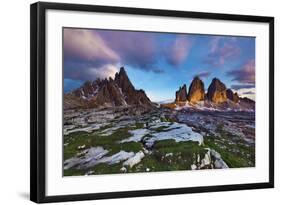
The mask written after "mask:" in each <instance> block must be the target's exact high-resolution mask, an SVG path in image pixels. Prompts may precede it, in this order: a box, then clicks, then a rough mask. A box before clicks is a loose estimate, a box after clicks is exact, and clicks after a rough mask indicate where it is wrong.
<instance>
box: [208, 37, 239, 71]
mask: <svg viewBox="0 0 281 205" xmlns="http://www.w3.org/2000/svg"><path fill="white" fill-rule="evenodd" d="M235 42H236V38H235V37H227V38H226V37H223V36H217V37H213V39H212V40H211V41H210V43H209V48H210V53H209V54H208V57H207V58H206V59H205V60H204V62H205V63H207V64H210V65H212V66H222V65H224V64H225V62H226V61H228V60H231V59H233V58H235V57H238V56H239V55H240V53H241V49H240V47H239V46H238V45H237V44H235Z"/></svg>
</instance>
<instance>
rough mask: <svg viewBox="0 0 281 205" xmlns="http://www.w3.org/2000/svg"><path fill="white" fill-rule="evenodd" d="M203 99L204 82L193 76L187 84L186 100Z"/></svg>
mask: <svg viewBox="0 0 281 205" xmlns="http://www.w3.org/2000/svg"><path fill="white" fill-rule="evenodd" d="M204 99H205V89H204V83H203V82H202V80H201V79H200V78H199V77H195V78H194V79H193V81H192V83H191V84H190V86H189V90H188V95H187V100H188V101H189V102H192V103H196V102H198V101H202V100H204Z"/></svg>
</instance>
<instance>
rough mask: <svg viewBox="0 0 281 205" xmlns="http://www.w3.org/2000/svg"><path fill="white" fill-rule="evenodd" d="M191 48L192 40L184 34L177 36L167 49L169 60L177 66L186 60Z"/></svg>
mask: <svg viewBox="0 0 281 205" xmlns="http://www.w3.org/2000/svg"><path fill="white" fill-rule="evenodd" d="M190 48H191V41H190V40H189V39H188V38H187V37H184V36H180V35H179V36H177V38H176V39H175V40H174V42H173V43H172V44H171V45H170V46H168V49H166V53H167V56H166V57H167V61H168V63H170V64H171V65H174V66H177V65H180V64H181V63H183V62H184V60H185V59H186V58H187V56H188V54H189V51H190Z"/></svg>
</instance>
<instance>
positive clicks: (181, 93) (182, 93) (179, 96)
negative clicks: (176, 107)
mask: <svg viewBox="0 0 281 205" xmlns="http://www.w3.org/2000/svg"><path fill="white" fill-rule="evenodd" d="M185 101H187V92H186V85H185V84H184V85H183V86H182V87H180V88H179V90H178V91H176V102H185Z"/></svg>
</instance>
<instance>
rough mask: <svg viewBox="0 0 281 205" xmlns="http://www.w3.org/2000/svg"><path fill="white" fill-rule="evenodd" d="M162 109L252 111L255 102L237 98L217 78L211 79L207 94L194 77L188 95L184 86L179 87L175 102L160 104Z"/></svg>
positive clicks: (201, 83) (201, 84)
mask: <svg viewBox="0 0 281 205" xmlns="http://www.w3.org/2000/svg"><path fill="white" fill-rule="evenodd" d="M162 107H168V108H177V109H181V108H184V107H185V108H189V109H201V110H241V111H254V109H255V101H253V100H251V99H249V98H247V97H243V98H242V97H239V95H238V93H237V92H235V93H234V92H233V91H232V90H231V89H230V88H227V87H226V86H225V84H224V83H223V82H221V81H220V80H219V79H218V78H213V80H212V82H211V84H210V85H209V87H208V90H207V93H205V88H204V83H203V81H202V80H201V79H200V78H199V77H198V76H196V77H194V79H193V80H192V82H191V84H190V86H189V89H188V93H187V89H186V84H184V85H183V86H180V87H179V89H178V90H177V91H176V93H175V101H174V102H173V103H166V104H162Z"/></svg>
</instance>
